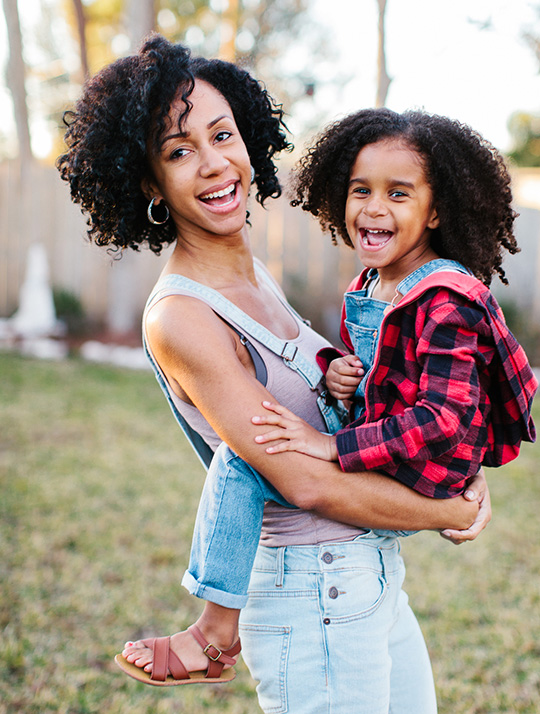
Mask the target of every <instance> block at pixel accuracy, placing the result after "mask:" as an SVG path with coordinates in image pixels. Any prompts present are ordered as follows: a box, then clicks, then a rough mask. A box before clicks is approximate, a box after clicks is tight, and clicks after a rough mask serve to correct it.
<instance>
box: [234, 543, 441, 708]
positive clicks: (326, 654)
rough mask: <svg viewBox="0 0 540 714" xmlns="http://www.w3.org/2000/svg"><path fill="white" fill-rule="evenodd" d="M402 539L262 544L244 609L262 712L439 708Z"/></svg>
mask: <svg viewBox="0 0 540 714" xmlns="http://www.w3.org/2000/svg"><path fill="white" fill-rule="evenodd" d="M404 575H405V568H404V566H403V561H402V559H401V557H400V555H399V540H398V539H397V538H395V537H393V538H392V537H384V536H376V535H374V534H373V533H369V532H368V533H367V534H365V535H361V536H358V537H357V538H356V539H355V540H353V541H347V542H344V543H327V544H323V545H315V546H288V547H285V548H267V547H264V546H259V548H258V550H257V555H256V559H255V564H254V568H253V574H252V577H251V583H250V586H249V600H248V603H247V605H246V607H245V608H244V610H243V611H242V613H241V615H240V637H241V639H242V652H243V656H244V659H245V661H246V664H247V666H248V667H249V670H250V672H251V674H252V676H253V677H254V679H256V680H258V682H259V683H258V685H257V694H258V697H259V704H260V706H261V709H262V710H263V711H264V712H265V713H266V714H285V713H286V712H288V713H289V714H344V713H345V712H351V714H389V713H394V714H436V711H437V704H436V698H435V690H434V685H433V676H432V672H431V665H430V661H429V655H428V653H427V650H426V646H425V643H424V639H423V637H422V633H421V631H420V628H419V626H418V623H417V621H416V618H415V616H414V614H413V612H412V610H411V608H410V607H409V605H408V601H407V595H406V594H405V592H404V591H403V590H402V589H401V586H402V583H403V578H404Z"/></svg>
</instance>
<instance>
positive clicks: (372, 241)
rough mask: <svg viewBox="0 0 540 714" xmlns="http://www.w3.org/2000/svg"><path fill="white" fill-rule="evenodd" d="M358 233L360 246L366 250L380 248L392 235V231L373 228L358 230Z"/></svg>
mask: <svg viewBox="0 0 540 714" xmlns="http://www.w3.org/2000/svg"><path fill="white" fill-rule="evenodd" d="M359 232H360V239H361V241H362V246H364V247H366V248H382V247H383V246H385V245H386V244H387V243H388V241H389V240H390V239H391V238H392V236H393V235H394V233H393V232H392V231H385V230H382V229H375V228H360V231H359Z"/></svg>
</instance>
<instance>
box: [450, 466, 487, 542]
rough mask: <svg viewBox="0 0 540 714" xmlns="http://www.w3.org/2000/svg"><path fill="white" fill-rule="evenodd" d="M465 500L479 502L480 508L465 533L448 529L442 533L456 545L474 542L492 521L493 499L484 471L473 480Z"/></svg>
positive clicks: (465, 494) (464, 496)
mask: <svg viewBox="0 0 540 714" xmlns="http://www.w3.org/2000/svg"><path fill="white" fill-rule="evenodd" d="M463 498H465V499H466V500H467V501H478V503H479V505H480V508H479V510H478V514H477V516H476V518H475V520H474V523H473V524H472V525H471V526H470V527H469V528H466V529H465V530H463V531H457V530H453V529H451V528H446V529H445V530H443V531H441V535H442V537H443V538H446V539H447V540H449V541H452V543H455V544H456V545H460V544H461V543H465V542H466V541H468V540H474V539H475V538H476V536H478V535H479V534H480V533H481V532H482V531H483V530H484V528H485V527H486V526H487V524H488V523H489V522H490V520H491V498H490V495H489V488H488V485H487V481H486V475H485V473H484V469H480V471H479V472H478V473H477V474H476V476H475V477H474V478H473V480H472V481H471V483H470V484H469V486H468V487H467V490H466V491H465V493H464V494H463Z"/></svg>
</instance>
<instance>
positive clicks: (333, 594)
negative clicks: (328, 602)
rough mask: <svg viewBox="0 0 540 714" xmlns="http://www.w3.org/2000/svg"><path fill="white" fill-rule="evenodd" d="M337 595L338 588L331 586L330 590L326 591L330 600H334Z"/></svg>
mask: <svg viewBox="0 0 540 714" xmlns="http://www.w3.org/2000/svg"><path fill="white" fill-rule="evenodd" d="M338 595H339V592H338V589H337V588H335V587H333V586H332V587H331V588H330V590H329V591H328V597H330V598H332V600H335V599H336V598H337V596H338Z"/></svg>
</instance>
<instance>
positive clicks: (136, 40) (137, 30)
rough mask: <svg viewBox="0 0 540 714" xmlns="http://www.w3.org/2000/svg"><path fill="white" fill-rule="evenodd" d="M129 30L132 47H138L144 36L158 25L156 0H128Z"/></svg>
mask: <svg viewBox="0 0 540 714" xmlns="http://www.w3.org/2000/svg"><path fill="white" fill-rule="evenodd" d="M126 11H127V23H126V24H127V31H128V37H129V40H130V47H131V48H132V49H136V48H137V47H138V46H139V44H140V42H141V40H142V39H143V37H145V36H146V35H148V33H149V32H152V30H154V29H155V27H156V8H155V3H154V0H128V2H127V3H126Z"/></svg>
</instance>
